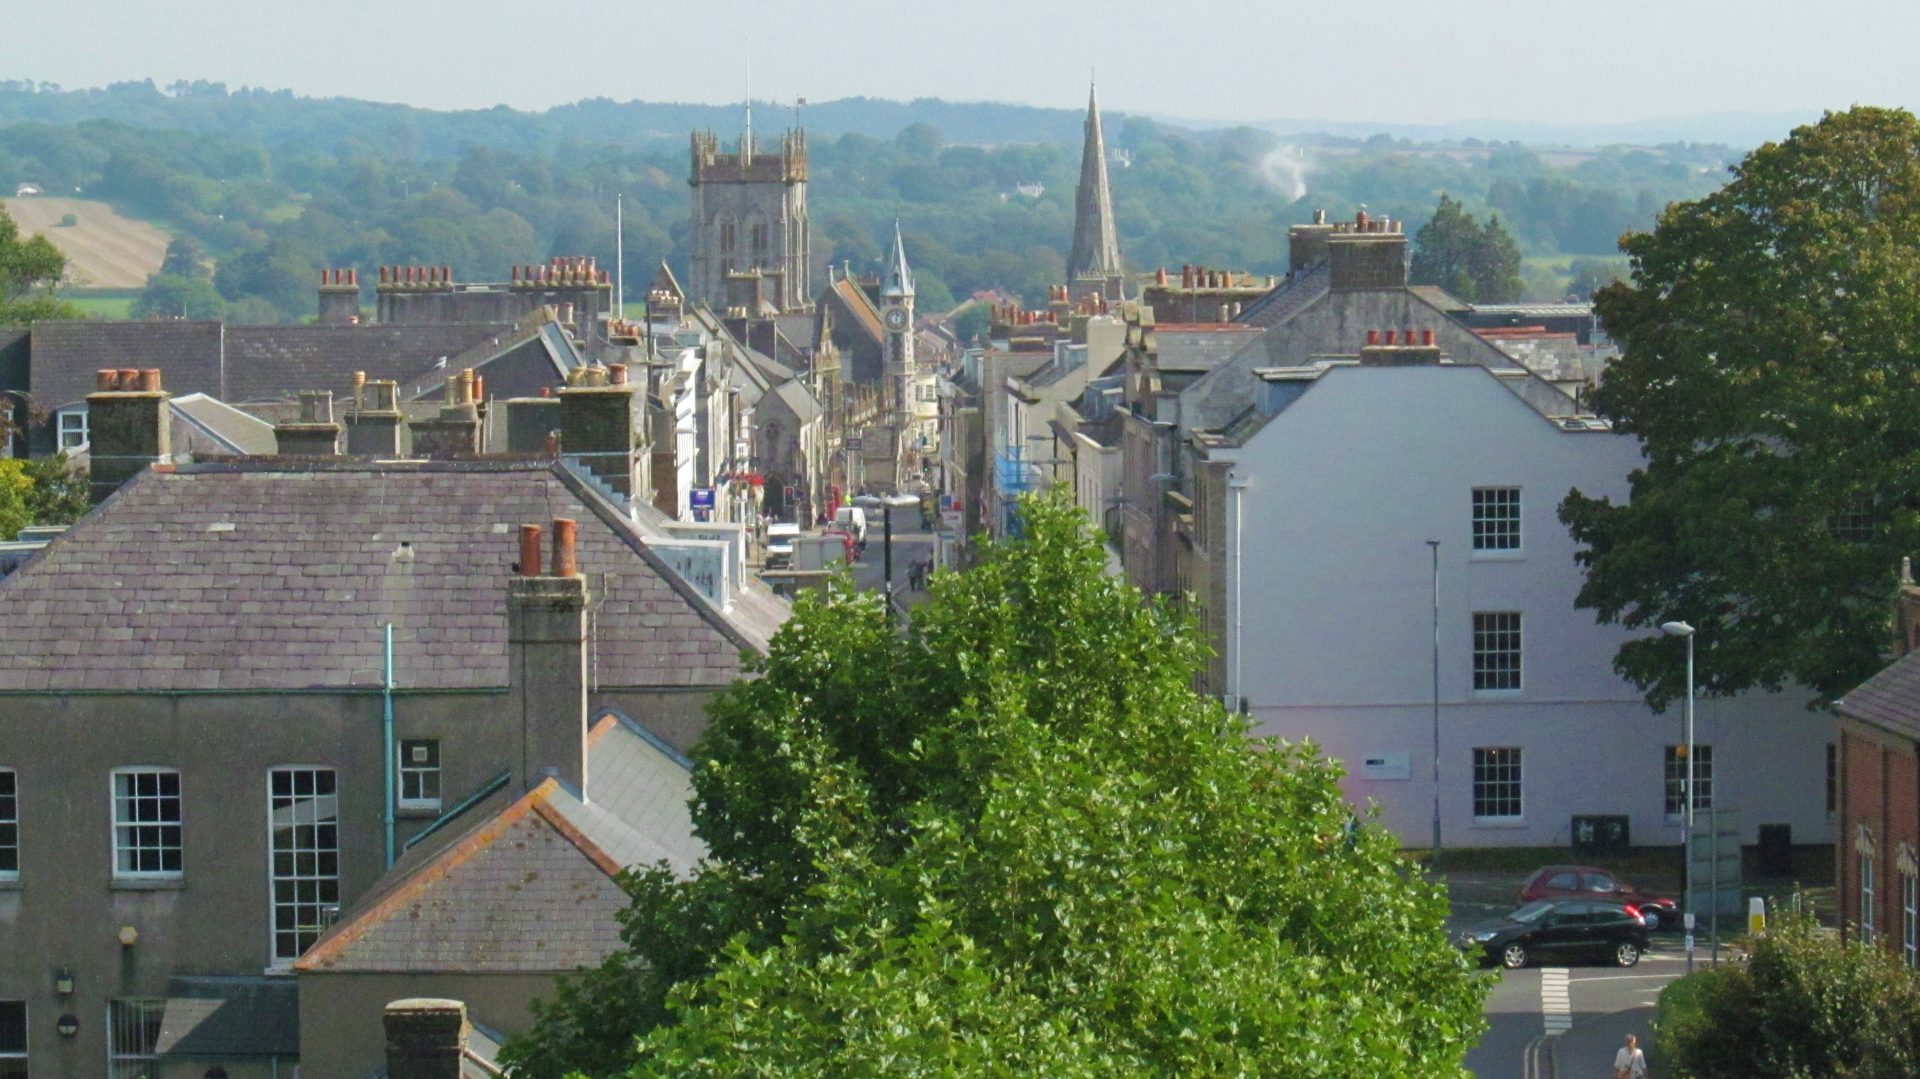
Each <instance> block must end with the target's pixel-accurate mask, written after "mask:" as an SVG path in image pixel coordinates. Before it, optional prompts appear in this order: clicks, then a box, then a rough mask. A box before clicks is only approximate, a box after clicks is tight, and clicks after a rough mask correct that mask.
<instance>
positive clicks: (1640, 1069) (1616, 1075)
mask: <svg viewBox="0 0 1920 1079" xmlns="http://www.w3.org/2000/svg"><path fill="white" fill-rule="evenodd" d="M1613 1079H1647V1055H1646V1054H1645V1053H1642V1052H1641V1051H1640V1039H1639V1038H1637V1037H1635V1036H1633V1035H1632V1034H1629V1035H1627V1044H1625V1045H1623V1046H1621V1047H1620V1051H1619V1052H1617V1053H1615V1054H1613Z"/></svg>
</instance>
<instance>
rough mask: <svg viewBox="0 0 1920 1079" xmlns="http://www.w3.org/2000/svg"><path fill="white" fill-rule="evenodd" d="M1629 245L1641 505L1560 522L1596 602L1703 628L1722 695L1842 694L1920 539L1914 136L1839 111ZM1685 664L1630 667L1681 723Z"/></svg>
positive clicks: (1594, 501)
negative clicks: (1796, 689)
mask: <svg viewBox="0 0 1920 1079" xmlns="http://www.w3.org/2000/svg"><path fill="white" fill-rule="evenodd" d="M1623 246H1624V248H1625V250H1626V252H1627V254H1628V255H1629V256H1630V257H1631V259H1632V267H1633V281H1632V283H1631V284H1619V285H1613V286H1610V287H1607V288H1603V289H1601V290H1600V291H1599V292H1598V293H1597V294H1596V296H1595V301H1596V303H1597V305H1598V312H1599V315H1600V318H1601V320H1602V321H1603V322H1605V324H1606V326H1607V329H1608V332H1609V333H1611V334H1612V335H1613V337H1614V339H1615V340H1616V341H1617V342H1619V344H1620V345H1621V347H1622V349H1623V350H1624V355H1622V356H1621V357H1620V359H1618V360H1616V361H1615V362H1614V363H1613V365H1612V367H1611V369H1610V370H1609V371H1608V373H1607V378H1606V381H1605V383H1604V384H1603V385H1601V386H1600V387H1599V389H1598V390H1597V391H1596V392H1595V393H1594V395H1593V398H1592V400H1593V405H1594V407H1595V408H1596V409H1597V410H1598V411H1599V412H1600V414H1601V415H1603V416H1606V417H1608V418H1609V419H1611V420H1613V421H1614V425H1615V428H1616V429H1617V430H1621V431H1625V432H1627V433H1630V434H1632V435H1635V436H1637V437H1638V438H1639V439H1640V440H1641V442H1642V444H1643V448H1644V451H1645V455H1646V464H1645V466H1644V467H1643V468H1641V469H1639V470H1637V471H1635V472H1634V473H1633V475H1632V476H1631V480H1630V484H1631V500H1630V501H1629V502H1627V503H1625V504H1615V503H1614V502H1613V501H1612V500H1611V499H1609V498H1605V497H1601V498H1592V497H1588V496H1587V495H1584V494H1582V493H1581V492H1580V491H1578V490H1576V491H1574V492H1572V493H1571V494H1570V495H1569V496H1568V497H1567V499H1566V501H1565V502H1564V503H1563V504H1562V505H1561V510H1560V515H1561V519H1562V520H1564V521H1565V522H1566V523H1567V525H1568V526H1569V527H1570V528H1571V530H1572V532H1573V535H1574V538H1575V539H1576V540H1577V541H1578V542H1579V543H1581V544H1583V545H1584V547H1583V549H1582V551H1581V552H1580V554H1579V556H1578V557H1579V559H1580V561H1581V563H1582V564H1583V565H1585V566H1586V570H1587V578H1586V582H1585V584H1584V585H1583V587H1582V588H1581V591H1580V595H1579V603H1580V605H1581V606H1583V607H1588V608H1591V609H1593V610H1594V611H1596V612H1598V613H1599V616H1600V617H1601V618H1602V619H1605V620H1607V621H1611V622H1618V623H1620V624H1622V625H1625V626H1629V627H1634V628H1651V627H1654V626H1657V625H1659V624H1661V623H1662V622H1665V621H1667V620H1670V619H1684V620H1686V621H1687V622H1690V623H1692V624H1693V625H1694V626H1695V627H1696V628H1697V629H1698V631H1699V633H1698V636H1697V637H1696V647H1697V648H1698V649H1699V651H1700V656H1699V663H1698V667H1699V672H1700V684H1701V685H1702V686H1703V687H1704V688H1705V689H1707V690H1708V691H1710V692H1716V693H1733V692H1737V691H1740V690H1743V689H1747V688H1751V687H1762V688H1769V689H1773V688H1779V687H1780V686H1782V685H1784V684H1786V683H1787V682H1799V683H1802V684H1804V685H1806V686H1809V687H1811V688H1812V689H1813V690H1815V691H1816V692H1817V693H1818V694H1819V695H1820V699H1821V700H1831V699H1833V698H1834V697H1835V696H1837V695H1839V694H1841V693H1844V692H1845V691H1846V690H1848V689H1850V688H1852V687H1853V686H1854V685H1856V684H1858V683H1859V682H1860V681H1862V680H1863V679H1865V678H1866V677H1867V676H1868V675H1870V674H1872V673H1873V672H1874V671H1875V670H1876V669H1878V668H1879V667H1880V666H1881V664H1882V662H1883V659H1882V657H1883V650H1884V648H1885V646H1886V644H1887V640H1888V618H1889V610H1890V606H1889V605H1890V602H1891V597H1892V589H1893V585H1894V573H1895V570H1896V568H1897V567H1898V565H1899V561H1900V557H1901V556H1902V555H1904V554H1908V553H1910V552H1912V551H1913V550H1914V548H1915V545H1916V541H1920V502H1917V501H1916V499H1917V498H1920V494H1916V492H1920V362H1917V361H1916V359H1915V357H1916V356H1920V303H1916V302H1915V296H1916V295H1920V121H1916V120H1915V118H1914V117H1913V115H1912V114H1910V113H1907V112H1905V111H1902V110H1889V109H1875V108H1856V109H1852V110H1849V111H1847V112H1842V113H1829V114H1828V115H1827V116H1826V117H1825V118H1824V119H1822V120H1821V121H1820V122H1819V123H1817V124H1813V125H1809V126H1806V127H1801V128H1798V129H1796V130H1795V131H1794V132H1793V133H1792V135H1791V136H1790V137H1789V138H1787V139H1786V140H1785V141H1784V142H1781V143H1777V144H1776V143H1769V144H1767V145H1765V146H1763V147H1761V148H1760V149H1758V150H1756V151H1754V152H1753V154H1751V155H1750V156H1749V157H1748V158H1747V159H1746V160H1745V161H1744V162H1742V163H1741V164H1740V166H1739V167H1738V168H1737V169H1736V170H1735V173H1734V179H1733V181H1732V182H1731V183H1730V184H1728V186H1727V187H1726V188H1725V189H1723V190H1721V191H1720V192H1717V193H1715V194H1713V195H1709V196H1707V197H1706V198H1703V199H1700V200H1698V201H1696V202H1688V203H1681V204H1677V205H1674V206H1672V207H1669V208H1668V209H1667V211H1666V212H1665V213H1663V214H1661V216H1660V222H1659V225H1658V227H1656V228H1655V229H1654V231H1653V232H1651V233H1647V234H1642V235H1635V236H1631V237H1629V238H1628V239H1627V240H1626V241H1625V242H1624V244H1623ZM1679 655H1680V642H1679V641H1678V640H1676V639H1662V638H1660V637H1658V636H1649V637H1644V638H1640V639H1636V640H1633V641H1630V642H1628V643H1627V644H1625V645H1624V646H1622V648H1621V649H1620V652H1619V654H1618V656H1617V657H1616V658H1615V661H1614V666H1615V667H1616V668H1617V669H1618V670H1619V671H1620V672H1621V673H1622V674H1623V675H1625V676H1627V677H1628V678H1630V679H1632V680H1633V681H1634V682H1635V683H1636V684H1638V685H1639V686H1641V687H1642V688H1643V689H1645V690H1646V692H1647V696H1648V698H1649V700H1650V701H1652V702H1653V703H1654V704H1655V705H1656V706H1663V705H1664V704H1665V703H1667V702H1669V701H1671V700H1673V699H1674V698H1675V697H1676V696H1677V695H1679V694H1681V693H1683V692H1684V689H1685V687H1684V684H1683V683H1684V678H1685V675H1684V673H1683V667H1682V664H1681V663H1680V662H1679Z"/></svg>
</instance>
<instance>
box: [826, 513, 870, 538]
mask: <svg viewBox="0 0 1920 1079" xmlns="http://www.w3.org/2000/svg"><path fill="white" fill-rule="evenodd" d="M833 523H834V524H837V525H839V526H840V527H842V528H844V529H846V530H847V531H848V532H851V533H853V542H855V543H865V542H867V511H866V510H863V509H861V508H860V507H859V506H841V507H840V508H839V509H838V510H835V511H834V514H833Z"/></svg>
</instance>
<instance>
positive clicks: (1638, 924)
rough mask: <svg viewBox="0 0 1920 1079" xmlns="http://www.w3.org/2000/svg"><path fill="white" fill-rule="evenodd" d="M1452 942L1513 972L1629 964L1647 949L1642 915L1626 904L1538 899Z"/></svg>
mask: <svg viewBox="0 0 1920 1079" xmlns="http://www.w3.org/2000/svg"><path fill="white" fill-rule="evenodd" d="M1454 943H1455V944H1457V945H1459V946H1460V948H1461V949H1463V950H1465V951H1468V952H1478V953H1479V955H1480V958H1481V960H1482V961H1483V962H1487V963H1497V964H1499V965H1500V966H1503V967H1506V968H1507V969H1509V970H1517V969H1519V968H1521V967H1524V966H1526V965H1527V964H1529V963H1532V962H1534V961H1536V960H1544V961H1548V962H1554V963H1566V962H1570V961H1572V960H1576V959H1588V960H1595V961H1600V962H1611V963H1615V964H1618V965H1619V966H1623V967H1630V966H1633V965H1634V964H1635V963H1638V962H1639V961H1640V957H1641V955H1643V954H1645V952H1646V950H1647V926H1646V923H1645V922H1644V921H1643V920H1642V919H1641V917H1640V911H1639V910H1637V909H1636V908H1634V907H1632V906H1629V905H1627V904H1624V903H1609V902H1596V901H1593V900H1586V899H1542V900H1536V901H1535V902H1532V903H1528V904H1526V905H1524V906H1522V907H1520V908H1519V909H1518V910H1515V911H1513V912H1512V913H1510V914H1508V915H1506V916H1505V917H1502V918H1498V919H1495V920H1493V921H1490V922H1483V923H1481V924H1479V925H1476V926H1473V927H1472V928H1469V929H1467V930H1466V931H1464V932H1462V933H1461V934H1460V935H1459V936H1457V937H1455V938H1454Z"/></svg>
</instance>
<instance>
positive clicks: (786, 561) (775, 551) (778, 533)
mask: <svg viewBox="0 0 1920 1079" xmlns="http://www.w3.org/2000/svg"><path fill="white" fill-rule="evenodd" d="M799 535H800V526H799V525H798V524H796V523H794V522H792V521H775V522H773V523H772V524H770V525H768V526H767V568H768V569H781V568H783V567H787V566H791V565H793V541H794V540H795V539H797V538H799Z"/></svg>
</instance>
